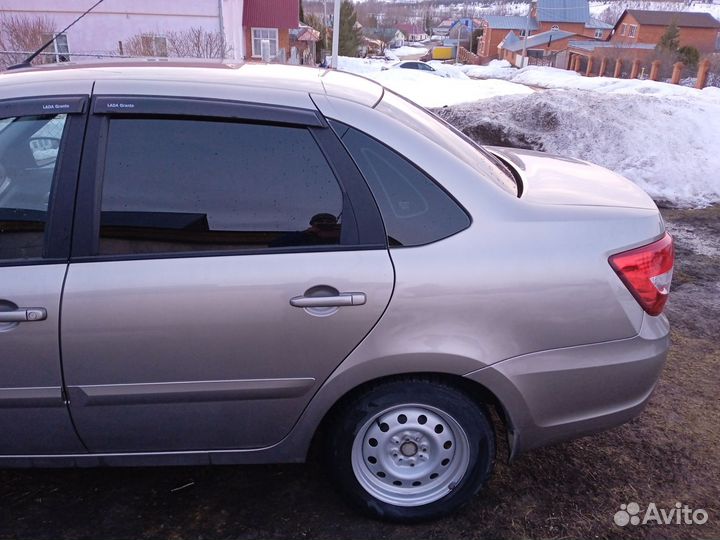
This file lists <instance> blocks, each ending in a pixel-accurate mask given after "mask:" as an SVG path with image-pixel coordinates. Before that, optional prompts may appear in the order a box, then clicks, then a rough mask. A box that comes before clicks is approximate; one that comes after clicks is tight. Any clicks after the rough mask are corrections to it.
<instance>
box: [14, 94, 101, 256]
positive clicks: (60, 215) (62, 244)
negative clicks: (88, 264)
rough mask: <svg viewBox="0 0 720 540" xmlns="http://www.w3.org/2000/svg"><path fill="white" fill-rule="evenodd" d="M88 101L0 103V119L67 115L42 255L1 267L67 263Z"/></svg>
mask: <svg viewBox="0 0 720 540" xmlns="http://www.w3.org/2000/svg"><path fill="white" fill-rule="evenodd" d="M88 99H89V96H87V95H59V96H52V95H51V96H42V97H32V98H12V99H7V100H0V118H12V117H17V116H20V117H22V116H42V115H50V114H66V115H67V118H66V120H65V126H64V128H63V134H62V138H61V141H60V148H59V149H58V157H57V162H56V164H55V170H54V172H53V179H52V185H51V191H50V196H49V198H48V210H47V221H46V225H45V233H44V242H43V244H44V245H43V253H42V255H41V256H40V257H34V258H31V259H0V267H8V266H35V265H41V264H61V263H66V262H67V261H68V259H69V257H70V242H71V231H72V224H73V215H74V210H75V193H76V190H77V182H78V176H79V169H80V156H81V154H82V147H83V139H84V136H85V126H86V122H87V114H86V110H87V107H86V103H87V101H88Z"/></svg>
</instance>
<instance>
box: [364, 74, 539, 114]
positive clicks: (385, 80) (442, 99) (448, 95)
mask: <svg viewBox="0 0 720 540" xmlns="http://www.w3.org/2000/svg"><path fill="white" fill-rule="evenodd" d="M368 76H369V77H370V78H372V79H374V80H376V81H378V82H379V83H380V84H382V85H383V86H386V87H388V88H389V89H390V90H393V91H394V92H397V93H398V94H400V95H403V96H405V97H407V98H408V99H410V100H412V101H414V102H415V103H418V104H420V105H422V106H423V107H428V108H430V107H447V106H450V105H456V104H458V103H467V102H470V101H478V100H481V99H488V98H491V97H494V96H502V95H511V94H530V93H532V90H531V89H529V88H527V87H526V86H522V85H520V84H513V83H509V82H505V81H477V80H472V79H465V80H463V79H457V78H447V77H439V76H437V75H433V74H432V73H429V72H426V71H418V70H414V69H389V70H387V71H379V72H376V73H370V74H368Z"/></svg>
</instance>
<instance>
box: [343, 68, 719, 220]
mask: <svg viewBox="0 0 720 540" xmlns="http://www.w3.org/2000/svg"><path fill="white" fill-rule="evenodd" d="M431 64H432V65H433V66H434V67H435V68H436V69H439V70H443V72H444V74H446V76H444V77H442V76H439V75H433V74H431V73H427V72H421V71H416V70H409V69H387V70H382V67H383V65H386V63H385V62H383V61H382V60H363V59H357V58H341V59H340V68H341V69H345V70H346V71H351V72H355V73H361V74H363V75H365V76H367V77H369V78H371V79H374V80H376V81H378V82H379V83H381V84H383V85H385V86H387V87H388V88H390V89H391V90H393V91H395V92H397V93H399V94H401V95H404V96H406V97H407V98H409V99H411V100H412V101H415V102H416V103H418V104H420V105H423V106H425V107H428V108H434V109H437V112H438V113H439V114H440V115H441V116H444V117H445V118H446V119H447V120H448V121H450V122H451V123H453V124H455V125H456V126H458V127H459V128H460V129H463V130H464V131H466V133H468V134H469V135H470V136H472V137H473V138H475V139H476V140H478V141H479V142H481V143H484V144H499V145H502V146H520V147H525V148H533V149H536V150H544V151H547V152H550V153H553V154H559V155H562V156H568V157H575V158H579V159H583V160H586V161H590V162H593V163H597V164H599V165H602V166H604V167H607V168H608V169H611V170H613V171H615V172H618V173H620V174H622V175H624V176H626V177H627V178H629V179H630V180H632V181H634V182H635V183H637V184H638V185H639V186H640V187H642V188H643V189H645V190H646V191H647V192H648V193H649V194H650V195H651V196H652V197H653V198H655V200H658V201H662V202H665V203H669V204H672V205H677V206H682V207H703V206H708V205H711V204H720V173H719V172H718V171H720V88H714V87H710V88H705V89H703V90H696V89H694V88H687V87H683V86H678V85H671V84H667V83H660V82H654V81H644V80H637V79H635V80H628V79H613V78H610V77H583V76H581V75H578V74H577V73H575V72H572V71H566V70H559V69H554V68H543V67H537V66H530V67H527V68H524V69H520V70H518V69H516V68H512V67H509V66H508V64H507V62H502V61H495V62H492V63H491V64H490V65H489V66H453V65H447V64H439V63H436V62H432V63H431ZM465 74H468V75H470V76H471V77H483V78H482V79H470V78H466V77H465ZM530 87H533V88H540V89H541V90H538V91H534V90H533V89H532V88H530ZM473 102H476V103H473Z"/></svg>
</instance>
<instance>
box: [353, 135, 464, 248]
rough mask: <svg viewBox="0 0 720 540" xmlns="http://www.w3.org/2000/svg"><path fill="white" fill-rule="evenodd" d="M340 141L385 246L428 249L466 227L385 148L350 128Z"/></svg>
mask: <svg viewBox="0 0 720 540" xmlns="http://www.w3.org/2000/svg"><path fill="white" fill-rule="evenodd" d="M342 141H343V143H344V144H345V146H346V148H347V149H348V151H349V152H350V154H351V155H352V157H353V159H354V160H355V163H356V164H357V166H358V168H359V169H360V172H361V173H362V174H363V176H364V177H365V179H366V180H367V182H368V185H369V186H370V189H371V191H372V192H373V195H374V196H375V200H376V201H377V203H378V206H379V207H380V212H381V214H382V217H383V221H384V223H385V229H386V231H387V235H388V243H389V245H390V246H418V245H422V244H428V243H430V242H435V241H437V240H441V239H442V238H446V237H448V236H451V235H453V234H455V233H457V232H459V231H461V230H463V229H465V228H467V227H468V226H469V225H470V219H469V218H468V216H467V214H466V213H465V211H464V210H463V209H462V208H460V207H459V206H458V204H457V203H456V202H455V201H454V200H453V199H452V198H451V197H450V196H449V195H448V194H447V193H446V192H445V191H443V189H442V188H440V187H439V186H438V185H437V184H436V183H435V182H433V180H431V179H430V178H429V177H428V176H427V175H425V174H424V173H423V172H422V171H420V170H419V169H418V168H417V167H415V165H413V164H412V163H410V162H409V161H407V160H406V159H405V158H403V157H402V156H400V155H399V154H397V153H396V152H394V151H393V150H391V149H390V148H388V147H387V146H385V145H383V144H381V143H379V142H378V141H376V140H375V139H373V138H371V137H369V136H367V135H365V134H364V133H361V132H359V131H357V130H356V129H352V128H351V129H348V130H347V132H346V133H345V135H344V136H343V137H342Z"/></svg>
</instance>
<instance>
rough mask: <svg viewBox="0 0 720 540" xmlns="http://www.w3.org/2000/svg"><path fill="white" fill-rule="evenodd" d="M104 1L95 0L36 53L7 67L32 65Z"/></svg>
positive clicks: (18, 67)
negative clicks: (58, 39) (58, 38)
mask: <svg viewBox="0 0 720 540" xmlns="http://www.w3.org/2000/svg"><path fill="white" fill-rule="evenodd" d="M104 1H105V0H98V1H97V2H95V3H94V4H93V5H92V7H90V8H89V9H88V10H87V11H85V13H83V14H82V15H80V16H79V17H78V18H77V19H75V20H74V21H73V22H71V23H70V24H68V25H67V26H66V27H65V28H64V29H63V30H62V31H61V32H58V33H56V34H53V37H52V38H51V39H50V41H48V42H47V43H45V45H43V46H42V47H40V48H39V49H38V50H37V51H35V52H34V53H32V54H31V55H30V56H28V57H27V58H26V59H25V60H23V61H22V62H20V63H19V64H15V65H13V66H10V67H8V68H7V69H8V71H10V70H11V69H23V68H29V67H32V66H31V65H30V64H31V62H32V61H33V60H35V59H36V58H37V57H38V55H40V53H41V52H43V51H44V50H45V49H47V48H48V47H49V46H50V45H52V43H53V42H54V41H55V40H56V39H57V37H58V36H61V35H63V34H64V33H65V32H67V31H68V30H70V28H71V27H72V26H73V25H74V24H75V23H76V22H78V21H79V20H80V19H82V18H83V17H84V16H85V15H87V14H88V13H90V12H91V11H92V10H93V9H95V8H96V7H98V6H99V5H100V4H102V3H103V2H104Z"/></svg>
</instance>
